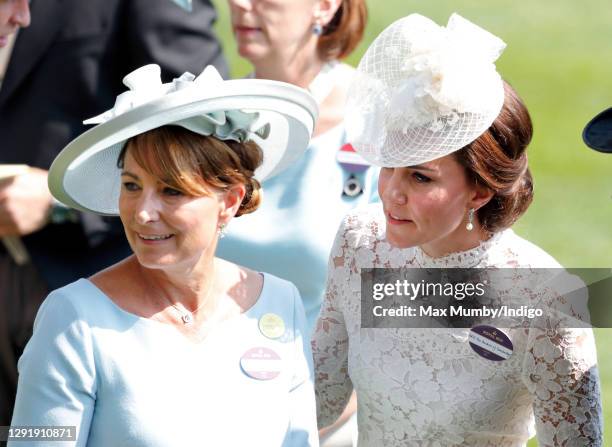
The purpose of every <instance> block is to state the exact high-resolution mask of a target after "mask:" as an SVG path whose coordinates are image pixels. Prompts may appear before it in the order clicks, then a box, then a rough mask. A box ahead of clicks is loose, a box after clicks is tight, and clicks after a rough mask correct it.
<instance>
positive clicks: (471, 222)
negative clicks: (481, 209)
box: [465, 208, 476, 231]
mask: <svg viewBox="0 0 612 447" xmlns="http://www.w3.org/2000/svg"><path fill="white" fill-rule="evenodd" d="M474 211H476V210H475V209H474V208H470V210H469V211H468V223H467V225H466V226H465V229H466V230H468V231H472V230H473V229H474Z"/></svg>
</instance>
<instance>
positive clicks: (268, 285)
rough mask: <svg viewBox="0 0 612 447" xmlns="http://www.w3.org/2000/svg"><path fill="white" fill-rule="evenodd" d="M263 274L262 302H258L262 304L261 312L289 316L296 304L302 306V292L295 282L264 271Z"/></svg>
mask: <svg viewBox="0 0 612 447" xmlns="http://www.w3.org/2000/svg"><path fill="white" fill-rule="evenodd" d="M262 275H263V277H264V286H263V288H262V292H261V296H260V300H261V303H258V304H261V305H262V306H261V309H260V310H261V312H263V313H268V312H273V313H279V314H283V315H287V316H289V315H292V314H293V313H294V312H295V309H296V306H297V307H301V303H302V300H301V299H300V292H299V291H298V289H297V287H296V286H295V284H293V283H292V282H291V281H287V280H286V279H283V278H279V277H278V276H275V275H272V274H271V273H262Z"/></svg>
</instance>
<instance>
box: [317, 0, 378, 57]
mask: <svg viewBox="0 0 612 447" xmlns="http://www.w3.org/2000/svg"><path fill="white" fill-rule="evenodd" d="M367 20H368V9H367V7H366V3H365V0H342V3H341V4H340V6H339V7H338V10H337V11H336V14H334V17H333V18H332V19H331V20H330V21H329V23H328V24H327V25H325V26H324V27H323V34H322V35H321V37H319V42H318V43H317V50H318V51H319V56H320V57H321V59H323V60H324V61H329V60H332V59H343V58H345V57H347V56H348V55H349V54H351V53H352V52H353V50H354V49H355V48H356V47H357V45H358V44H359V42H360V41H361V38H362V37H363V32H364V30H365V27H366V22H367Z"/></svg>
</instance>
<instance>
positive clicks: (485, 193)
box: [467, 185, 495, 210]
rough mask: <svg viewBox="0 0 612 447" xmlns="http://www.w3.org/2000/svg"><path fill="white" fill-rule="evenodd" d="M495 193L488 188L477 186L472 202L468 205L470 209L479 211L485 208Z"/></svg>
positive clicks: (473, 191) (474, 188)
mask: <svg viewBox="0 0 612 447" xmlns="http://www.w3.org/2000/svg"><path fill="white" fill-rule="evenodd" d="M494 195H495V193H494V192H493V190H491V189H489V188H487V187H486V186H481V185H476V186H474V187H473V189H472V193H471V197H470V200H469V202H468V204H467V206H468V209H469V208H474V209H475V210H479V209H480V208H482V207H483V206H485V205H486V204H487V203H489V201H490V200H491V199H492V198H493V196H494Z"/></svg>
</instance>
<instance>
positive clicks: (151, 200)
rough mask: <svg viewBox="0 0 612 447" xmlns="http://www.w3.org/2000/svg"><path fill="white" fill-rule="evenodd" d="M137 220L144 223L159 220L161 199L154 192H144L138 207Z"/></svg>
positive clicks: (141, 223)
mask: <svg viewBox="0 0 612 447" xmlns="http://www.w3.org/2000/svg"><path fill="white" fill-rule="evenodd" d="M135 214H136V216H135V217H136V222H137V223H139V224H140V225H144V224H147V223H150V222H155V221H157V220H159V200H158V198H156V197H155V196H154V195H153V194H143V195H142V197H141V198H140V200H139V202H138V204H137V208H136V213H135Z"/></svg>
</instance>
